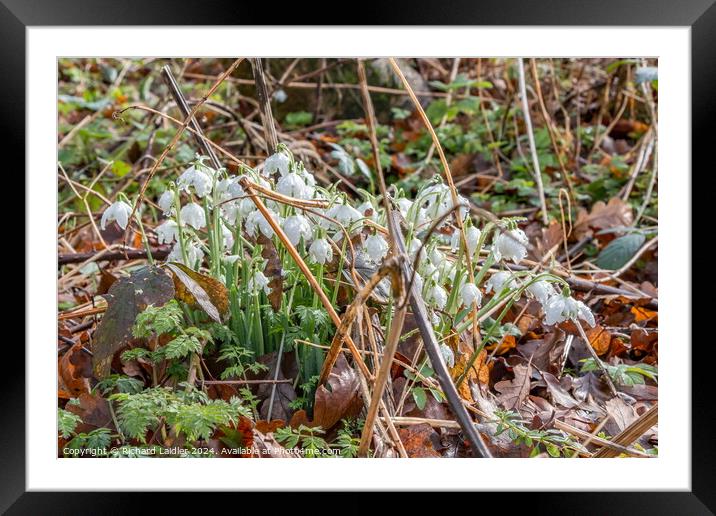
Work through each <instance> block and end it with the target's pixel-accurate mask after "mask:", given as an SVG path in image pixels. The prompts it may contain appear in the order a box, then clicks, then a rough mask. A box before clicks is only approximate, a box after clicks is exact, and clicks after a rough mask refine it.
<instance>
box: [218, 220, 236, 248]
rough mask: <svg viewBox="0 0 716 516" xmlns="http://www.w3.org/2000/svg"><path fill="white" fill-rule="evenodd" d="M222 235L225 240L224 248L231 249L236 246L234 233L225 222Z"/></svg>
mask: <svg viewBox="0 0 716 516" xmlns="http://www.w3.org/2000/svg"><path fill="white" fill-rule="evenodd" d="M221 236H222V237H223V240H224V249H231V248H232V247H234V234H233V233H232V232H231V230H230V229H229V228H227V227H226V226H224V225H223V224H222V225H221Z"/></svg>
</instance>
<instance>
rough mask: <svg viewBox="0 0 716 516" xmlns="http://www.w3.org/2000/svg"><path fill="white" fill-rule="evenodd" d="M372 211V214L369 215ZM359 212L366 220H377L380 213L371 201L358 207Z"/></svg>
mask: <svg viewBox="0 0 716 516" xmlns="http://www.w3.org/2000/svg"><path fill="white" fill-rule="evenodd" d="M369 211H370V214H369V213H368V212H369ZM358 212H359V213H360V214H361V215H363V216H364V217H366V218H369V219H372V220H376V219H377V218H378V213H377V212H376V210H375V208H374V207H373V205H372V204H371V203H370V202H369V201H365V202H364V203H363V204H361V205H360V206H358Z"/></svg>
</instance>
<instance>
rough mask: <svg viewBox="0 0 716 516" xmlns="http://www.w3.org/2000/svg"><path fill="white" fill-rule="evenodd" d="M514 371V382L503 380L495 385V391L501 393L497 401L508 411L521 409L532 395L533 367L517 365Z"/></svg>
mask: <svg viewBox="0 0 716 516" xmlns="http://www.w3.org/2000/svg"><path fill="white" fill-rule="evenodd" d="M512 371H513V372H514V374H515V377H514V378H513V379H512V380H502V381H501V382H497V383H496V384H495V390H496V391H497V392H499V393H500V394H499V395H498V396H497V399H498V400H499V401H500V403H501V404H502V406H503V407H505V409H506V410H513V409H517V408H519V406H520V405H522V403H523V402H524V401H525V398H527V395H528V394H529V393H530V385H531V383H530V376H531V375H532V365H531V364H529V363H528V364H527V365H522V364H520V365H516V366H515V367H513V368H512Z"/></svg>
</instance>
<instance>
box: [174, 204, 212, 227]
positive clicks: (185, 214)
mask: <svg viewBox="0 0 716 516" xmlns="http://www.w3.org/2000/svg"><path fill="white" fill-rule="evenodd" d="M179 216H180V218H181V220H183V221H184V222H186V223H187V224H189V225H190V226H191V227H193V228H194V229H201V228H203V227H205V226H206V213H204V208H202V207H201V206H199V205H198V204H197V203H195V202H190V203H189V204H187V205H186V206H184V207H183V208H182V209H181V211H180V212H179Z"/></svg>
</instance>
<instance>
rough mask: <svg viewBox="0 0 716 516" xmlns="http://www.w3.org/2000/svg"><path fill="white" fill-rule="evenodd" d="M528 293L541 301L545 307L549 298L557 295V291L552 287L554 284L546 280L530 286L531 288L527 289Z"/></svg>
mask: <svg viewBox="0 0 716 516" xmlns="http://www.w3.org/2000/svg"><path fill="white" fill-rule="evenodd" d="M527 292H529V293H530V294H531V295H532V296H533V297H534V298H535V299H536V300H537V301H539V302H540V303H541V304H542V306H543V307H544V306H545V303H547V301H548V300H549V298H551V297H552V296H554V295H556V294H557V291H556V290H555V289H554V287H553V286H552V283H550V282H549V281H546V280H539V281H535V282H534V283H532V284H530V286H529V287H527Z"/></svg>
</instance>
